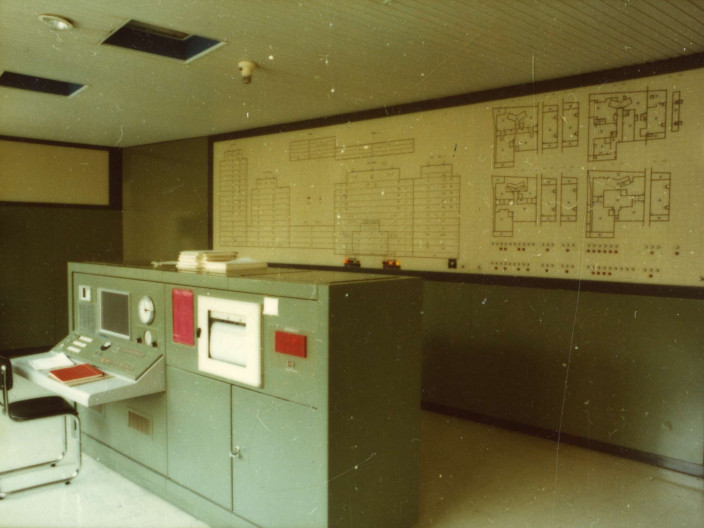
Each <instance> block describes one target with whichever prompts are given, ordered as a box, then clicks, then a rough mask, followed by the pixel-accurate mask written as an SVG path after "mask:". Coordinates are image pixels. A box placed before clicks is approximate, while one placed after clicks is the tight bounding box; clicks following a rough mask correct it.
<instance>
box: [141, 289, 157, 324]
mask: <svg viewBox="0 0 704 528" xmlns="http://www.w3.org/2000/svg"><path fill="white" fill-rule="evenodd" d="M139 320H140V321H142V323H143V324H152V321H154V301H152V299H151V297H148V296H146V295H145V296H144V297H142V298H141V299H140V300H139Z"/></svg>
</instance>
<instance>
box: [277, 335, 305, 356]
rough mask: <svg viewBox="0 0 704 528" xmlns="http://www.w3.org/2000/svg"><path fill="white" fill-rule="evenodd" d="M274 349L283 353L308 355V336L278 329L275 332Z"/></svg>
mask: <svg viewBox="0 0 704 528" xmlns="http://www.w3.org/2000/svg"><path fill="white" fill-rule="evenodd" d="M274 350H276V351H277V352H279V353H281V354H288V355H290V356H296V357H300V358H305V357H307V356H308V353H307V350H306V336H304V335H300V334H292V333H290V332H278V331H277V332H276V333H275V334H274Z"/></svg>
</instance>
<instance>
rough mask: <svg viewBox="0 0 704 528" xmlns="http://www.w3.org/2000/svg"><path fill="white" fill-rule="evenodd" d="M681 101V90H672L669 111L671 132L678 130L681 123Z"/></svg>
mask: <svg viewBox="0 0 704 528" xmlns="http://www.w3.org/2000/svg"><path fill="white" fill-rule="evenodd" d="M683 103H684V101H683V100H682V95H681V92H679V91H677V92H672V112H671V113H670V116H671V123H670V130H672V131H673V132H679V131H680V126H681V125H682V116H681V115H680V111H681V110H682V104H683Z"/></svg>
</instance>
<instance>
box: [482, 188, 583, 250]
mask: <svg viewBox="0 0 704 528" xmlns="http://www.w3.org/2000/svg"><path fill="white" fill-rule="evenodd" d="M492 187H493V195H494V209H493V226H494V229H493V235H494V236H495V237H512V236H513V235H514V227H515V224H516V223H523V224H533V225H535V226H539V225H549V224H556V225H562V224H564V223H569V222H576V221H577V211H578V193H579V188H578V178H577V177H576V176H564V175H560V177H559V178H558V177H551V176H542V175H540V176H492Z"/></svg>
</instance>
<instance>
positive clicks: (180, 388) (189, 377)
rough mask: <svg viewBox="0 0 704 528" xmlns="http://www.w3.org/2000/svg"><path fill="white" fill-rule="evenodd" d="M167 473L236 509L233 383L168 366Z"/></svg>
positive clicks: (186, 485)
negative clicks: (232, 437)
mask: <svg viewBox="0 0 704 528" xmlns="http://www.w3.org/2000/svg"><path fill="white" fill-rule="evenodd" d="M166 375H167V378H166V382H167V385H168V393H167V394H168V398H167V417H168V446H169V461H168V467H169V478H170V479H172V480H174V481H176V482H178V483H179V484H181V485H182V486H184V487H186V488H189V489H190V490H192V491H195V492H196V493H198V494H200V495H202V496H204V497H205V498H207V499H209V500H211V501H212V502H214V503H216V504H219V505H220V506H222V507H224V508H227V509H232V465H231V462H230V434H231V422H230V416H231V414H230V413H231V410H230V385H229V384H227V383H223V382H221V381H216V380H213V379H210V378H207V377H205V376H199V375H197V374H192V373H190V372H185V371H183V370H180V369H178V368H174V367H169V368H167V369H166Z"/></svg>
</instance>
